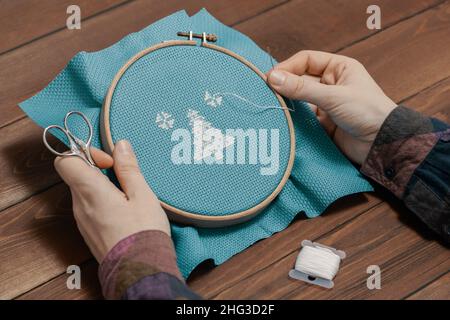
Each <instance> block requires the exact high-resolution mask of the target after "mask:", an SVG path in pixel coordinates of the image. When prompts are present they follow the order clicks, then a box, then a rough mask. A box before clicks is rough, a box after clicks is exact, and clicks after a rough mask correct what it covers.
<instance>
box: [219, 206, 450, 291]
mask: <svg viewBox="0 0 450 320" xmlns="http://www.w3.org/2000/svg"><path fill="white" fill-rule="evenodd" d="M411 217H412V216H409V217H408V215H407V213H406V212H402V210H401V209H399V208H392V207H391V206H390V205H388V204H385V203H384V204H382V205H380V206H377V207H375V208H373V209H372V210H370V211H368V212H366V213H364V214H362V215H360V216H359V217H357V218H356V219H355V220H353V221H351V222H350V223H348V224H346V225H345V226H344V227H343V228H341V229H340V230H338V231H336V232H333V233H330V234H329V235H327V236H325V237H322V238H320V239H319V242H320V243H323V244H325V245H329V246H333V247H336V248H339V249H341V250H344V251H345V252H346V253H347V258H346V259H345V260H344V262H343V264H342V266H341V268H340V271H339V274H338V275H337V277H336V279H335V287H334V288H333V289H332V290H327V289H323V288H319V287H316V286H312V285H309V284H305V283H303V282H299V281H296V280H292V279H290V278H289V277H288V272H289V270H290V269H292V267H293V265H294V262H295V259H296V256H297V252H293V253H291V254H289V255H288V256H286V257H285V258H283V259H281V260H279V261H277V262H275V263H274V264H272V265H271V266H269V267H267V268H265V269H263V270H261V271H259V272H258V273H256V274H254V275H252V276H251V277H249V278H247V279H244V280H243V281H241V282H240V283H239V284H237V285H235V286H233V287H231V288H229V289H227V290H224V291H222V292H221V293H220V294H218V295H216V296H215V298H217V299H230V298H233V299H280V298H283V299H401V298H403V297H405V296H407V295H408V294H409V293H410V292H413V291H414V290H416V289H417V288H420V287H422V286H423V284H424V283H427V282H429V280H430V279H434V278H435V277H436V275H440V274H442V273H444V272H446V271H448V270H449V268H450V251H449V250H448V248H446V247H444V246H442V245H441V244H440V243H438V242H436V241H434V240H431V239H426V238H423V237H422V236H421V235H419V233H418V232H417V230H415V229H414V228H417V229H420V232H421V233H425V234H427V236H430V234H428V233H427V232H426V231H425V230H424V229H423V228H422V226H419V225H418V224H419V222H418V221H417V220H414V219H412V218H411ZM405 221H406V222H407V224H408V225H406V224H405ZM411 226H414V228H411ZM369 265H378V266H379V267H380V268H381V290H369V289H368V288H367V286H366V280H367V277H368V276H369V275H368V274H367V273H366V269H367V267H368V266H369Z"/></svg>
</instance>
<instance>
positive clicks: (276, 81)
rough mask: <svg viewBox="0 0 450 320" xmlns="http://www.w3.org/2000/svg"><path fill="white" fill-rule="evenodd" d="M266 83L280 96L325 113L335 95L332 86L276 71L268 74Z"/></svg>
mask: <svg viewBox="0 0 450 320" xmlns="http://www.w3.org/2000/svg"><path fill="white" fill-rule="evenodd" d="M268 81H269V84H270V85H271V87H272V88H273V89H274V90H276V91H277V92H279V93H280V94H281V95H283V96H285V97H287V98H291V99H296V100H305V101H307V102H310V103H312V104H315V105H318V106H319V107H320V108H323V109H325V111H327V110H326V109H327V106H328V105H329V103H328V102H329V101H330V100H331V98H332V96H333V95H335V94H336V91H335V89H334V86H329V85H326V84H323V83H320V82H317V81H312V80H311V79H309V78H307V77H304V76H297V75H295V74H292V73H290V72H287V71H283V70H278V69H275V70H272V71H271V72H270V74H269V77H268Z"/></svg>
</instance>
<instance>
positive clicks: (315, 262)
mask: <svg viewBox="0 0 450 320" xmlns="http://www.w3.org/2000/svg"><path fill="white" fill-rule="evenodd" d="M340 263H341V257H339V256H338V255H337V254H335V253H334V252H333V251H331V250H329V249H327V248H321V247H309V246H306V247H304V248H303V249H302V250H301V251H300V254H299V255H298V258H297V261H296V263H295V269H296V270H298V271H301V272H303V273H306V274H308V275H310V276H313V277H319V278H323V279H327V280H333V278H334V277H335V276H336V274H337V272H338V271H339V265H340Z"/></svg>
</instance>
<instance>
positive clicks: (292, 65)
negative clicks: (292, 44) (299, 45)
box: [275, 50, 347, 76]
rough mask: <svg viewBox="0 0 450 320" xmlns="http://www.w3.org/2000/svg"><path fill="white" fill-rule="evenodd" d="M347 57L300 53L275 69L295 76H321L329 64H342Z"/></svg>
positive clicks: (311, 52) (323, 53) (308, 51)
mask: <svg viewBox="0 0 450 320" xmlns="http://www.w3.org/2000/svg"><path fill="white" fill-rule="evenodd" d="M345 59H347V57H344V56H340V55H336V54H332V53H328V52H322V51H310V50H305V51H300V52H299V53H297V54H295V55H293V56H292V57H290V58H289V59H287V60H285V61H283V62H281V63H279V64H278V65H276V66H275V69H280V70H285V71H288V72H290V73H293V74H296V75H304V74H310V75H316V76H321V75H322V74H323V73H324V71H325V70H326V69H327V67H328V66H329V65H331V64H336V63H338V62H342V61H344V60H345Z"/></svg>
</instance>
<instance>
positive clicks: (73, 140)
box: [42, 111, 96, 167]
mask: <svg viewBox="0 0 450 320" xmlns="http://www.w3.org/2000/svg"><path fill="white" fill-rule="evenodd" d="M74 115H78V116H80V117H81V118H82V119H83V121H84V122H85V123H86V124H87V126H88V128H89V136H88V139H87V141H86V142H84V141H83V140H82V139H80V138H78V137H76V136H75V135H74V134H73V133H72V132H71V131H70V128H69V118H70V117H72V116H74ZM52 129H55V130H59V131H61V132H62V133H63V134H64V135H65V136H66V137H67V140H68V141H69V144H70V151H68V152H65V153H61V152H58V151H56V150H55V149H53V147H51V146H50V144H49V143H48V141H47V132H48V131H49V130H52ZM92 135H93V130H92V124H91V122H90V121H89V119H88V118H87V117H86V116H85V115H84V114H83V113H82V112H80V111H70V112H68V113H67V114H66V116H65V117H64V128H63V127H61V126H59V125H56V124H54V125H51V126H48V127H47V128H45V130H44V133H43V135H42V140H43V141H44V144H45V146H46V147H47V149H48V150H50V152H52V153H53V154H55V155H57V156H59V157H79V158H81V159H83V161H85V162H86V163H87V164H88V165H90V166H91V167H96V165H95V162H94V160H93V159H92V157H91V152H90V150H89V147H90V146H91V141H92Z"/></svg>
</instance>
